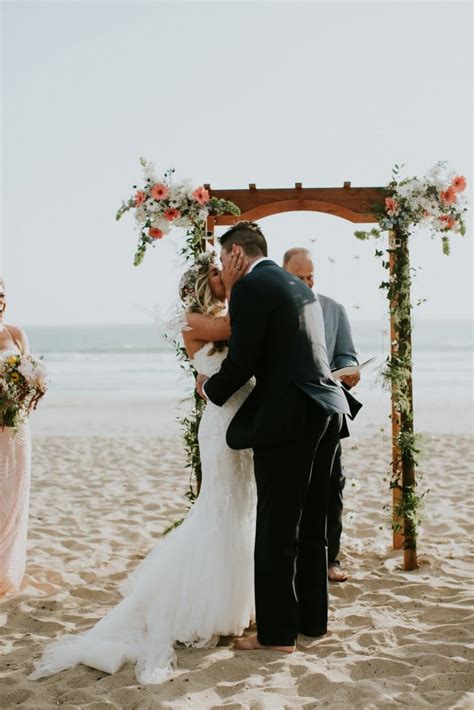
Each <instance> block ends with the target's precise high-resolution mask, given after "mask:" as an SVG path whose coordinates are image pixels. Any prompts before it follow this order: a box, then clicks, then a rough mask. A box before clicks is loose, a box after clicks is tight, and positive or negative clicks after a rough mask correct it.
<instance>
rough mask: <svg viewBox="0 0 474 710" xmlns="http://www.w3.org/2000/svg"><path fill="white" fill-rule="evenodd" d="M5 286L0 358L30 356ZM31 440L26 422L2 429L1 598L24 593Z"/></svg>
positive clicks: (0, 290) (0, 293)
mask: <svg viewBox="0 0 474 710" xmlns="http://www.w3.org/2000/svg"><path fill="white" fill-rule="evenodd" d="M5 308H6V299H5V284H4V282H3V281H2V280H0V358H4V357H6V356H8V355H18V354H20V355H26V354H28V352H29V348H28V340H27V338H26V335H25V333H24V332H23V330H22V329H21V328H17V327H16V326H13V325H4V323H3V315H4V313H5ZM30 470H31V440H30V429H29V425H28V423H27V422H26V423H25V424H22V425H21V426H20V428H19V429H18V430H15V429H13V428H12V427H7V426H5V427H3V428H2V427H0V596H2V595H4V594H9V593H11V592H16V591H18V589H20V586H21V583H22V580H23V575H24V573H25V563H26V538H27V532H28V508H29V497H30Z"/></svg>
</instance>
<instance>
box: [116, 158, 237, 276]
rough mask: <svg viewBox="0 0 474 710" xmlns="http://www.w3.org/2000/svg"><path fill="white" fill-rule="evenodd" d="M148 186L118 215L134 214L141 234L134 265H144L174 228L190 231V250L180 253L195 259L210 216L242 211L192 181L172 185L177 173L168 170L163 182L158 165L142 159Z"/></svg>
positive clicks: (188, 246) (127, 202) (139, 191)
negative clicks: (152, 248)
mask: <svg viewBox="0 0 474 710" xmlns="http://www.w3.org/2000/svg"><path fill="white" fill-rule="evenodd" d="M140 163H141V165H142V167H143V172H144V178H145V183H144V185H143V187H140V188H138V187H137V185H134V186H133V187H134V189H135V190H136V192H135V194H134V195H132V197H130V198H129V199H128V200H127V201H126V202H122V205H121V206H120V208H119V209H118V211H117V214H116V219H117V220H119V219H120V218H121V217H122V216H123V215H124V214H125V212H128V211H130V210H135V221H136V224H137V226H138V230H139V233H140V236H139V241H138V246H137V251H136V253H135V258H134V262H133V263H134V264H135V266H138V265H139V264H141V262H142V261H143V258H144V256H145V252H146V249H147V247H148V246H149V245H154V244H155V243H156V242H157V241H158V240H160V239H162V238H163V237H164V236H165V235H167V234H169V232H170V231H171V229H172V228H173V227H180V228H184V229H186V230H187V231H188V234H187V236H188V240H187V246H186V247H184V248H183V249H182V251H181V253H182V254H183V255H184V256H185V257H186V258H188V259H189V258H194V257H195V256H196V254H197V253H198V252H199V251H202V247H201V242H202V239H203V238H204V237H205V233H206V232H205V225H206V220H207V218H208V216H209V215H210V214H224V213H226V214H239V213H240V210H239V209H238V207H236V205H234V204H233V203H232V202H228V201H227V200H220V199H218V198H215V197H211V196H210V195H209V191H208V190H206V188H205V187H203V186H202V185H199V186H197V187H194V186H193V184H192V183H191V181H190V180H181V181H180V182H173V174H174V170H172V169H171V170H167V171H166V172H165V173H164V176H163V178H161V179H160V178H158V177H157V175H156V170H155V165H154V164H153V163H151V162H149V161H147V160H145V159H144V158H140Z"/></svg>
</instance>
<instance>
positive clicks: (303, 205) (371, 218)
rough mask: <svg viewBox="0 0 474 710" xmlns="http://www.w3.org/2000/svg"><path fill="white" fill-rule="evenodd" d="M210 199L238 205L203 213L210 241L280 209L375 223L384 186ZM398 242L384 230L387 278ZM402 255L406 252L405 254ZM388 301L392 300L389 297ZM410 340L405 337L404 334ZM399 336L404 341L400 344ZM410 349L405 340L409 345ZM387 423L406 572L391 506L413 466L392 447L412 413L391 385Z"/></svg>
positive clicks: (411, 551)
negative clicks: (402, 407)
mask: <svg viewBox="0 0 474 710" xmlns="http://www.w3.org/2000/svg"><path fill="white" fill-rule="evenodd" d="M204 187H205V188H206V189H207V190H208V191H209V193H210V195H211V197H217V198H219V199H224V200H230V201H231V202H233V203H234V204H235V205H237V207H239V209H240V214H239V215H237V216H236V215H232V214H223V215H209V217H208V220H207V236H208V239H209V240H210V241H213V240H214V230H215V227H216V226H221V225H222V226H224V225H231V224H234V223H235V222H238V221H239V220H241V219H245V220H252V221H255V220H259V219H262V218H263V217H269V216H270V215H274V214H280V213H282V212H298V211H311V212H323V213H325V214H332V215H335V216H336V217H342V218H343V219H346V220H349V221H350V222H353V223H371V222H377V218H376V216H375V208H376V207H377V206H383V204H384V199H385V195H384V189H383V188H381V187H352V186H351V183H350V182H344V185H343V187H327V188H326V187H303V185H302V183H298V182H297V183H295V186H294V187H293V188H277V189H273V188H257V186H256V185H255V184H253V183H251V184H250V185H249V187H248V189H240V190H234V189H229V190H216V189H214V188H212V187H211V186H210V185H208V184H207V185H205V186H204ZM397 246H398V244H397V243H396V239H395V235H394V234H393V233H391V232H390V233H389V273H390V277H392V278H393V275H394V273H395V266H396V262H395V260H396V259H397V258H398V257H397V249H396V247H397ZM405 258H406V259H408V253H406V254H405ZM393 299H397V296H396V295H395V296H394V297H393ZM396 306H397V303H396V301H395V300H392V301H391V303H390V336H391V337H390V341H391V356H392V357H393V356H394V355H396V353H397V351H398V347H399V345H398V343H399V341H400V332H399V326H398V323H397V321H396V319H395V318H394V316H393V313H395V312H396V310H397V308H396ZM410 339H411V336H410ZM406 344H407V343H406V338H405V345H406ZM409 346H410V348H411V340H410V343H409ZM409 392H410V405H411V410H412V413H413V395H412V383H411V372H410V376H409ZM391 401H392V407H391V421H392V469H393V479H394V480H400V481H401V487H400V486H396V487H394V488H393V512H392V515H393V530H394V532H393V549H394V550H399V549H402V548H403V552H404V568H405V569H406V570H412V569H416V568H417V566H418V563H417V557H416V537H415V535H412V534H411V530H412V523H411V521H410V520H408V519H405V520H403V519H402V520H400V519H399V518H398V515H397V510H398V509H399V508H400V501H401V499H402V496H403V491H404V490H411V489H412V488H413V486H414V484H415V467H414V465H413V464H410V465H408V466H407V465H406V462H405V463H404V462H402V456H401V452H400V448H399V445H398V441H399V435H400V431H401V430H402V431H404V432H406V431H407V428H408V429H411V431H412V433H413V416H411V418H410V420H407V421H403V419H402V417H403V415H402V414H401V413H400V411H399V408H398V407H397V392H396V391H395V389H394V385H393V384H392V392H391Z"/></svg>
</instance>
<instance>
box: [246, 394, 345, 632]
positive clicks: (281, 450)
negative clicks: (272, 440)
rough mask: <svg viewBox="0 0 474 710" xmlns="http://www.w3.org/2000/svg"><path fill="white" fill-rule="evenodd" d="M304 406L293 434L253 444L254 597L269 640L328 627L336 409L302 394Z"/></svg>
mask: <svg viewBox="0 0 474 710" xmlns="http://www.w3.org/2000/svg"><path fill="white" fill-rule="evenodd" d="M305 407H306V416H305V424H304V426H303V427H302V428H301V431H300V432H299V435H298V438H297V439H296V440H293V441H291V442H286V443H282V444H280V445H272V446H269V447H259V448H256V449H254V464H255V478H256V481H257V494H258V503H257V530H256V540H255V603H256V616H257V633H258V640H259V642H260V643H261V644H263V645H267V646H292V645H293V644H294V642H295V639H296V637H297V635H298V633H303V634H305V635H307V636H319V635H321V634H323V633H325V631H326V629H327V618H328V581H327V542H326V516H327V506H328V496H329V486H330V476H331V467H332V463H333V460H334V455H335V451H336V448H337V445H338V443H339V431H340V427H341V416H340V415H338V414H334V415H331V416H327V415H326V414H324V413H323V412H322V410H321V409H319V408H318V406H317V405H316V403H315V402H313V400H311V399H309V398H307V397H305Z"/></svg>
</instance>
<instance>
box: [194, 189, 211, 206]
mask: <svg viewBox="0 0 474 710" xmlns="http://www.w3.org/2000/svg"><path fill="white" fill-rule="evenodd" d="M193 197H194V199H195V200H196V202H199V204H200V205H205V204H206V202H209V192H208V191H207V190H206V189H205V188H204V187H202V185H201V187H197V188H196V189H195V190H194V192H193Z"/></svg>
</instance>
